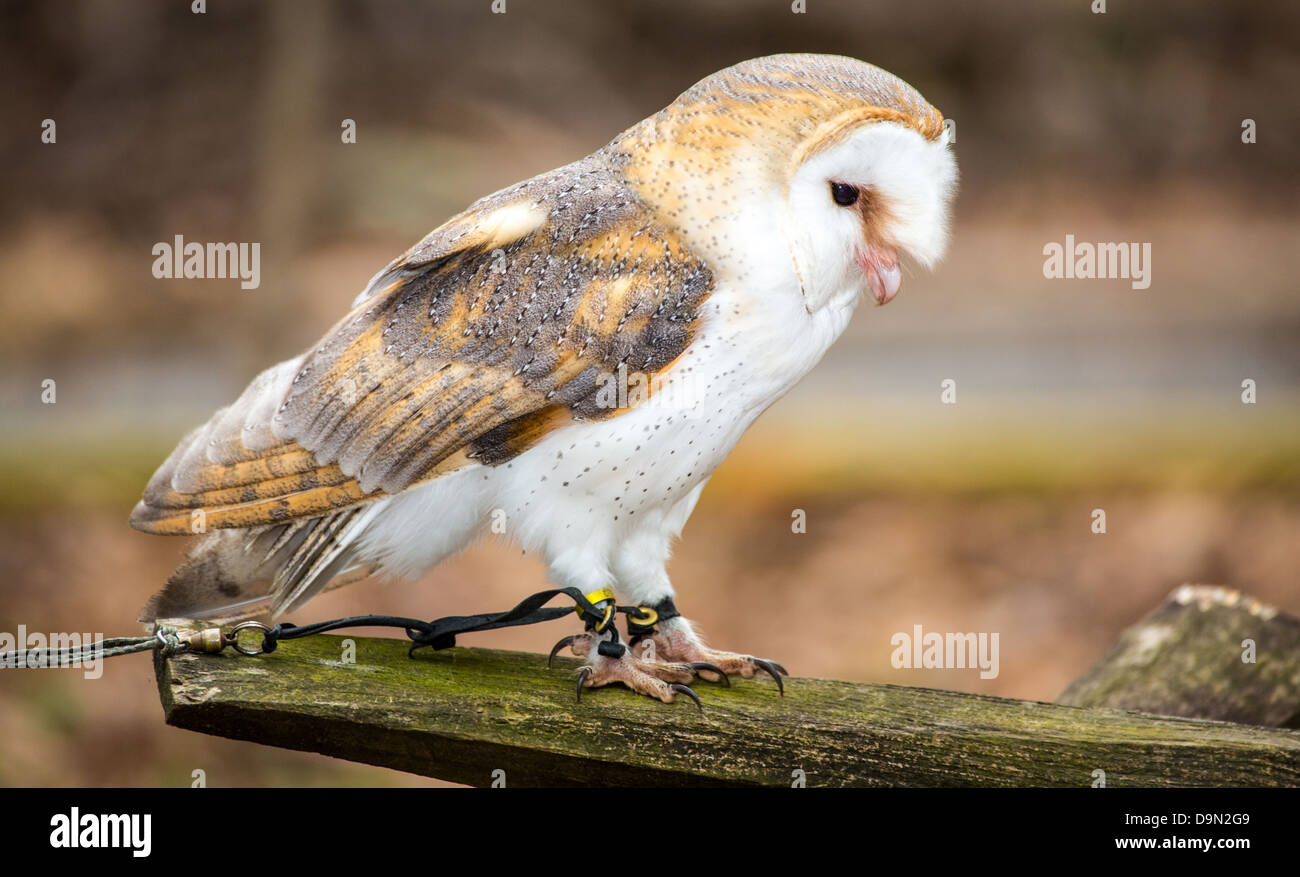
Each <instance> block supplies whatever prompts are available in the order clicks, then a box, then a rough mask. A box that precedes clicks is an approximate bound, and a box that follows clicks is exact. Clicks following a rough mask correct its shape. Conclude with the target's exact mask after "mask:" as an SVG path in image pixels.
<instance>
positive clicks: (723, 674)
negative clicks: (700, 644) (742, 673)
mask: <svg viewBox="0 0 1300 877" xmlns="http://www.w3.org/2000/svg"><path fill="white" fill-rule="evenodd" d="M686 666H687V667H690V668H691V669H692V670H694V671H695V672H697V673H698V672H699V671H701V670H707V671H708V672H710V673H717V674H718V680H717V681H719V682H721V683H722V684H723V685H724V686H726V687H727V688H730V687H731V680H730V679H728V678H727V671H725V670H723V669H722V668H721V667H719V666H718V665H717V664H710V663H709V662H708V661H689V662H687V664H686ZM700 678H703V677H700ZM709 681H710V682H712V681H713V680H712V679H710V680H709Z"/></svg>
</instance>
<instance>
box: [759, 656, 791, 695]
mask: <svg viewBox="0 0 1300 877" xmlns="http://www.w3.org/2000/svg"><path fill="white" fill-rule="evenodd" d="M750 660H751V661H752V662H753V663H754V666H755V667H757V668H759V669H760V670H763V671H764V672H766V673H767V674H768V675H769V676H771V677H772V678H773V679H775V680H776V690H777V691H778V692H780V694H781V696H782V697H785V683H784V682H782V681H781V673H785V675H787V676H789V675H790V674H789V673H788V672H786V670H785V668H784V667H782V666H781V665H780V664H778V663H776V662H775V661H768V660H764V659H763V658H750ZM778 671H779V672H778Z"/></svg>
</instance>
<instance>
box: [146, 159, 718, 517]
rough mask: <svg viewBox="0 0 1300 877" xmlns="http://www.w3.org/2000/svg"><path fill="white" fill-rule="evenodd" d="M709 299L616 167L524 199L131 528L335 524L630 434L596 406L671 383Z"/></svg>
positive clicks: (467, 225)
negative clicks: (572, 427) (412, 495)
mask: <svg viewBox="0 0 1300 877" xmlns="http://www.w3.org/2000/svg"><path fill="white" fill-rule="evenodd" d="M584 163H585V164H588V165H590V166H589V167H585V168H584V167H581V165H583V164H584ZM575 177H576V180H577V182H574V179H575ZM710 284H711V278H710V277H709V275H708V272H707V271H706V270H705V269H704V266H703V265H702V264H701V263H700V262H699V261H698V260H697V259H696V258H694V257H693V256H692V255H691V254H690V253H689V252H688V251H687V250H686V248H685V247H684V245H683V244H682V242H681V239H680V237H679V236H678V235H677V234H675V233H673V232H671V231H669V230H668V229H667V228H665V227H663V226H662V225H660V224H659V223H658V222H657V221H656V220H655V218H654V216H653V215H652V214H651V212H650V211H649V210H648V209H647V208H646V206H645V204H644V203H643V202H641V201H640V200H639V199H638V198H636V196H635V195H634V194H633V193H631V192H628V191H627V189H626V186H625V185H624V184H623V182H622V181H621V180H619V179H618V178H616V177H615V176H614V175H612V174H611V173H609V172H608V171H607V170H604V169H602V168H601V167H600V166H599V164H596V163H594V162H591V161H590V160H586V161H585V162H580V163H578V165H573V166H570V167H568V168H564V169H561V171H560V172H554V173H552V174H548V175H546V176H544V177H541V178H538V179H536V180H533V181H530V182H529V183H527V184H524V185H522V186H517V187H514V188H513V189H510V190H506V191H505V192H502V193H500V194H499V195H497V196H495V197H493V198H491V199H488V200H486V201H484V202H480V203H479V204H477V205H475V206H474V207H471V208H470V209H469V210H468V211H467V212H466V213H464V214H462V215H460V216H458V217H456V218H455V219H452V220H451V221H450V222H448V223H447V224H445V225H444V226H442V227H440V228H439V229H437V230H435V231H434V232H432V233H431V234H430V235H429V237H428V238H426V239H425V240H424V241H422V242H421V243H420V244H419V245H417V246H416V247H415V248H413V249H412V250H411V251H410V252H408V253H407V254H405V255H404V256H403V257H401V258H399V259H398V260H396V261H395V262H394V263H393V264H392V265H390V266H389V267H388V268H387V269H386V270H385V271H384V272H382V273H381V275H380V276H379V277H377V278H376V279H375V281H374V282H372V284H371V289H372V290H375V291H374V292H371V293H369V294H368V295H365V296H364V297H363V299H362V301H361V302H360V304H358V305H357V306H356V307H355V308H354V310H353V311H352V312H351V313H350V314H348V315H347V316H346V317H344V318H343V320H341V321H340V322H339V323H338V324H337V325H336V326H335V327H334V329H333V330H331V332H330V333H329V334H328V335H327V336H326V337H325V340H324V341H323V342H322V343H321V344H320V345H319V346H318V347H317V348H316V349H315V350H313V351H310V352H309V353H308V354H307V355H306V357H305V358H304V359H303V362H302V365H301V368H300V369H299V371H298V372H297V373H296V374H295V376H294V378H293V381H292V385H291V389H290V391H289V393H288V395H287V397H286V398H285V399H284V401H283V403H282V404H281V405H280V406H279V408H278V409H277V410H276V411H275V412H274V416H273V417H267V414H268V413H269V412H267V411H266V410H265V409H264V408H262V409H259V408H258V407H257V404H258V400H260V399H261V398H262V388H263V386H264V385H265V384H267V383H269V382H270V381H271V380H272V379H273V378H272V375H271V374H270V373H268V374H267V375H266V376H264V379H263V380H262V381H261V382H260V383H259V382H254V384H253V385H252V386H251V387H250V389H249V391H248V392H247V393H246V394H245V396H246V397H247V398H246V399H241V400H240V402H237V403H236V404H235V405H233V406H231V408H229V409H225V410H223V411H220V412H218V413H217V414H216V415H214V416H213V418H212V420H211V421H210V422H209V423H208V425H207V426H206V427H204V428H202V429H199V430H196V431H195V432H194V433H191V435H190V436H189V437H187V439H186V440H185V441H183V442H182V443H181V445H180V446H179V447H178V448H177V449H176V451H175V452H174V453H173V454H172V456H171V458H169V459H168V461H167V462H166V463H164V464H163V466H162V467H161V468H160V469H159V470H158V472H157V473H156V474H155V475H154V477H153V479H152V480H151V481H150V483H149V485H148V487H147V488H146V489H145V493H144V498H143V499H142V501H141V502H140V503H139V505H137V506H136V509H135V511H134V513H133V514H132V517H131V523H132V525H133V526H135V527H137V528H139V529H142V530H145V531H147V532H151V533H162V534H186V533H191V532H193V531H194V530H195V521H196V519H198V518H197V516H196V513H198V512H202V518H201V520H202V523H203V526H204V528H205V529H206V528H214V529H219V528H230V527H258V526H264V525H268V524H280V523H284V522H286V521H290V520H295V519H302V518H312V517H317V516H321V515H325V514H329V513H331V512H334V511H337V510H339V509H343V508H347V507H349V506H353V505H356V504H357V503H360V502H365V501H366V500H369V499H374V498H376V497H378V496H380V495H383V494H395V493H399V492H400V491H402V490H404V489H406V488H407V487H409V486H411V485H412V484H415V483H418V482H420V481H424V480H427V479H429V478H434V477H437V476H439V475H442V474H446V473H448V472H452V471H456V470H458V469H460V468H463V467H464V466H466V465H469V464H471V463H474V462H479V463H488V464H494V463H499V462H502V461H504V460H507V459H510V458H512V457H514V456H516V455H517V454H519V453H521V452H522V451H524V450H526V449H527V448H528V447H530V446H531V445H532V444H533V443H534V442H536V440H537V439H539V438H540V437H541V436H543V435H545V434H546V433H547V432H549V431H550V430H552V429H555V428H556V427H558V426H560V425H562V424H564V423H566V422H569V421H570V420H572V419H574V418H577V419H588V420H589V419H599V418H605V417H611V416H616V415H617V414H618V413H620V412H621V411H625V410H626V409H619V408H613V409H611V408H603V407H600V406H597V405H596V404H594V395H595V392H596V389H597V378H598V377H599V376H600V375H602V374H607V373H609V372H612V371H614V370H615V369H617V368H618V366H619V365H620V364H623V365H625V366H626V367H628V368H632V369H635V370H644V371H661V370H663V369H664V368H665V367H666V366H667V365H668V364H669V363H670V362H671V361H672V360H673V359H675V358H676V357H677V356H678V355H680V353H681V351H682V350H684V349H685V347H686V345H687V344H688V343H689V342H690V339H691V336H692V334H693V331H694V324H695V321H696V319H697V316H698V309H699V306H700V304H701V302H702V301H703V300H704V299H705V298H706V297H707V294H708V290H709V287H710ZM250 412H251V413H252V414H253V416H252V417H251V418H250V417H249V416H248V414H249V413H250Z"/></svg>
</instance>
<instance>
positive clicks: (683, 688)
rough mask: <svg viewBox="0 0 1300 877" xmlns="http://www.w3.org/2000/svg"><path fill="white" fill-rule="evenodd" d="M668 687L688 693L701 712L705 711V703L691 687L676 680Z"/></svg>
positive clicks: (724, 677)
mask: <svg viewBox="0 0 1300 877" xmlns="http://www.w3.org/2000/svg"><path fill="white" fill-rule="evenodd" d="M722 678H723V679H726V678H727V677H726V676H725V675H724V676H723V677H722ZM668 687H669V688H671V689H672V690H673V691H680V692H681V693H682V694H684V695H686V696H687V697H689V698H690V699H691V700H693V701H695V706H696V707H698V708H699V710H700V712H704V704H702V703H700V699H699V698H698V697H697V696H696V695H695V692H694V691H691V689H690V688H688V687H687V686H685V685H682V684H681V683H680V682H674V683H672V684H671V685H669V686H668Z"/></svg>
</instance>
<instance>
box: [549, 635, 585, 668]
mask: <svg viewBox="0 0 1300 877" xmlns="http://www.w3.org/2000/svg"><path fill="white" fill-rule="evenodd" d="M583 636H585V634H574V635H573V636H566V637H565V638H564V639H562V640H560V641H559V642H558V643H556V644H555V645H554V646H553V647H552V648H551V653H550V654H549V655H547V656H546V669H547V670H550V669H551V667H552V666H553V665H554V663H555V656H556V655H558V654H559V653H560V650H561V649H564V648H566V647H568V646H572V645H573V644H574V643H575V642H577V641H578V640H579V639H580V638H581V637H583Z"/></svg>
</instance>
